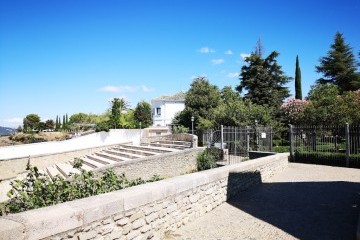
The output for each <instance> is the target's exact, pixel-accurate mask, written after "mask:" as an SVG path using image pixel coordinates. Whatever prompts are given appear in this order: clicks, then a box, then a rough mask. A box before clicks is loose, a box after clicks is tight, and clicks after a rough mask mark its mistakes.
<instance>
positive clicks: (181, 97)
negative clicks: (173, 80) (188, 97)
mask: <svg viewBox="0 0 360 240" xmlns="http://www.w3.org/2000/svg"><path fill="white" fill-rule="evenodd" d="M153 101H179V102H180V101H181V102H182V101H185V93H184V92H178V93H176V94H174V95H171V96H165V95H164V96H160V97H158V98H155V99H153Z"/></svg>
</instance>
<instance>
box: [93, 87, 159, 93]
mask: <svg viewBox="0 0 360 240" xmlns="http://www.w3.org/2000/svg"><path fill="white" fill-rule="evenodd" d="M98 91H99V92H109V93H115V92H116V93H121V92H138V91H142V92H152V91H154V89H153V88H151V87H147V86H145V85H140V86H130V85H124V86H111V85H107V86H104V87H102V88H99V89H98Z"/></svg>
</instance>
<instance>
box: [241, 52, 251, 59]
mask: <svg viewBox="0 0 360 240" xmlns="http://www.w3.org/2000/svg"><path fill="white" fill-rule="evenodd" d="M240 57H241V58H242V59H243V60H245V58H247V57H250V53H240Z"/></svg>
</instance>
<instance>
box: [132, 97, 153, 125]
mask: <svg viewBox="0 0 360 240" xmlns="http://www.w3.org/2000/svg"><path fill="white" fill-rule="evenodd" d="M134 118H135V121H137V122H138V123H139V122H141V127H142V128H147V127H148V126H150V125H151V124H152V119H151V105H150V104H149V103H147V102H145V101H141V102H139V103H138V104H137V105H136V107H135V109H134Z"/></svg>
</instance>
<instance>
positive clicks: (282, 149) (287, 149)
mask: <svg viewBox="0 0 360 240" xmlns="http://www.w3.org/2000/svg"><path fill="white" fill-rule="evenodd" d="M273 152H276V153H285V152H290V147H289V146H275V147H273Z"/></svg>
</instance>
